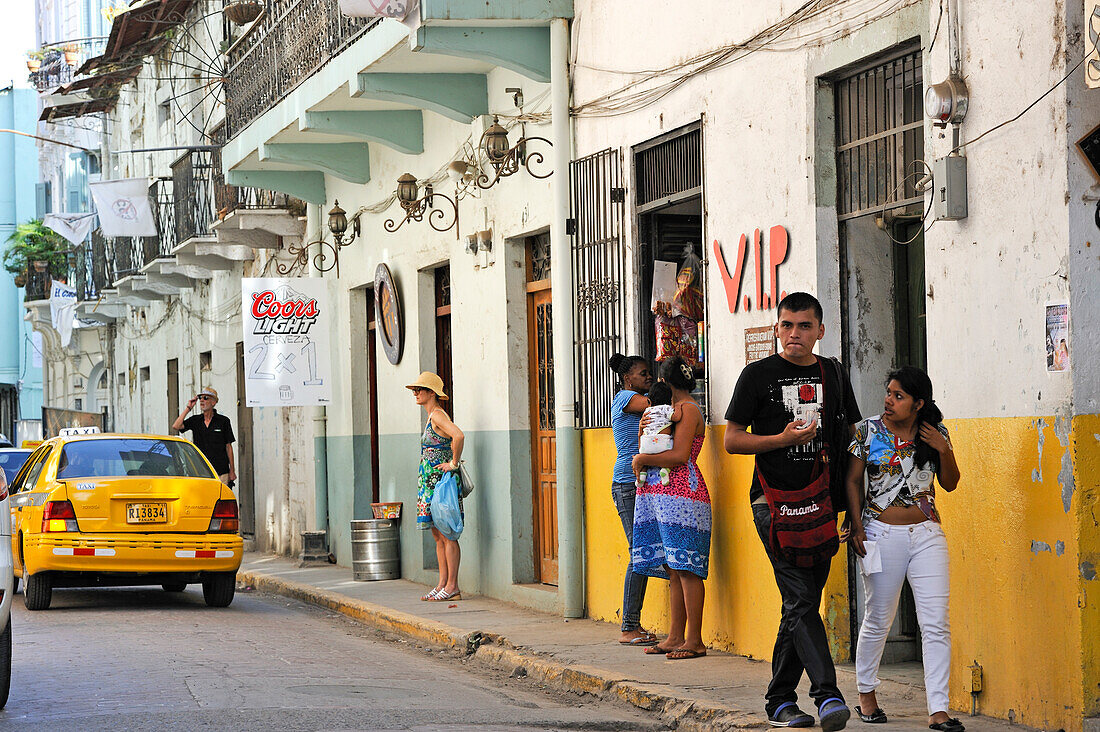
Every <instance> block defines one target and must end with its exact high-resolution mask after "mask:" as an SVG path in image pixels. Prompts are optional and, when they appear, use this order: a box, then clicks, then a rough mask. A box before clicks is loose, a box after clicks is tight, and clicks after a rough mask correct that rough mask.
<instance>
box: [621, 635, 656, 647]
mask: <svg viewBox="0 0 1100 732" xmlns="http://www.w3.org/2000/svg"><path fill="white" fill-rule="evenodd" d="M657 643H658V641H657V636H655V635H653V634H652V633H646V634H645V635H640V636H638V637H637V638H631V639H630V640H628V641H623V640H621V641H619V645H620V646H655V645H657Z"/></svg>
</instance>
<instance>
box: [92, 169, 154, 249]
mask: <svg viewBox="0 0 1100 732" xmlns="http://www.w3.org/2000/svg"><path fill="white" fill-rule="evenodd" d="M88 187H89V188H91V190H92V198H93V199H95V207H96V210H97V212H98V213H99V226H100V228H101V229H103V236H108V237H110V236H156V235H157V224H156V222H155V221H154V220H153V208H152V206H150V205H149V179H148V178H122V179H120V180H104V181H99V182H98V183H89V184H88Z"/></svg>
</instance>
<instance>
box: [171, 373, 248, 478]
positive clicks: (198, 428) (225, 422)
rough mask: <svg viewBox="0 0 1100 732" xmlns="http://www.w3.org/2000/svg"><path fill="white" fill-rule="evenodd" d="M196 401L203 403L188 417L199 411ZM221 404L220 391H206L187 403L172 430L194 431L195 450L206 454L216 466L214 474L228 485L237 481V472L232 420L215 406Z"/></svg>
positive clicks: (192, 432)
mask: <svg viewBox="0 0 1100 732" xmlns="http://www.w3.org/2000/svg"><path fill="white" fill-rule="evenodd" d="M195 402H198V403H199V409H200V410H201V411H200V412H199V413H198V414H196V415H193V416H191V417H188V416H187V415H188V414H189V413H190V412H191V410H192V409H194V408H195ZM217 403H218V392H217V390H216V389H214V388H213V387H211V386H208V387H206V388H204V389H203V390H202V391H200V392H199V393H198V395H197V396H193V397H191V398H190V399H188V400H187V407H186V408H185V409H184V410H183V411H182V412H180V416H178V417H176V421H175V422H173V423H172V429H174V430H178V431H180V432H187V431H188V430H190V431H191V441H192V442H193V443H195V447H197V448H199V450H201V451H202V454H203V455H205V456H206V459H207V460H209V461H210V464H211V465H212V466H214V472H215V473H217V474H218V477H219V478H221V481H222V483H225V484H226V485H228V484H229V483H231V482H233V481H236V480H237V471H236V469H235V468H234V464H233V442H234V437H233V425H232V424H230V422H229V417H226V416H225V415H224V414H218V410H216V409H214V406H215V405H216V404H217Z"/></svg>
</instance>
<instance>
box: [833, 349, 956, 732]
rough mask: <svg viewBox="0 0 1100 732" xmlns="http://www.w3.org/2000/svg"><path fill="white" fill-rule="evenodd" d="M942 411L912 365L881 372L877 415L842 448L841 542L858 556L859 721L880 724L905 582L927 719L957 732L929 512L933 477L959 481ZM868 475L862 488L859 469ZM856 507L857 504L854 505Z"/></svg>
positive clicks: (935, 536) (934, 525) (938, 529)
mask: <svg viewBox="0 0 1100 732" xmlns="http://www.w3.org/2000/svg"><path fill="white" fill-rule="evenodd" d="M942 420H943V413H942V412H940V409H939V407H937V406H936V404H935V402H934V401H932V382H931V381H930V380H929V378H928V375H927V374H926V373H924V371H922V370H920V369H919V368H916V367H915V366H903V367H902V368H900V369H898V370H897V371H893V372H891V373H890V375H889V376H887V379H886V399H885V403H884V404H883V410H882V414H881V415H879V416H877V417H871V418H869V419H865V420H863V421H862V422H860V423H859V424H858V425H856V434H855V437H854V438H853V439H852V443H851V445H850V446H849V448H848V451H849V452H850V453H851V454H852V458H851V459H850V461H849V468H848V481H847V488H848V501H849V505H850V506H852V507H853V510H852V511H850V512H849V515H850V516H851V533H850V534H849V542H850V543H851V544H852V548H853V549H854V550H855V552H856V554H857V555H859V556H860V557H861V560H860V564H861V570H862V571H861V574H862V575H863V583H864V588H865V589H866V594H867V605H866V611H865V614H864V616H863V626H862V627H861V628H860V631H859V642H858V645H857V646H856V687H857V689H858V691H859V706H857V707H856V708H855V709H856V713H857V714H858V715H859V718H860V719H861V720H862V721H864V722H870V723H882V722H886V721H887V717H886V713H885V712H884V711H883V710H882V708H881V707H880V706H879V704H878V699H877V697H876V696H875V689H876V688H878V685H879V679H878V667H879V664H880V663H881V661H882V651H883V648H885V646H886V636H887V634H888V633H889V632H890V626H891V625H893V622H894V615H895V614H896V613H897V609H898V598H899V597H900V596H901V588H902V584H903V583H904V582H905V579H906V578H908V579H909V586H910V587H912V589H913V597H914V599H915V600H916V606H917V622H918V623H919V625H920V632H921V644H922V648H923V658H924V686H925V691H926V694H927V696H928V726H929V728H931V729H934V730H939V732H962V731H963V729H964V727H963V725H962V723H961V722H959V720H958V719H954V718H952V717H951V716H950V715H949V714H948V713H947V682H948V678H949V676H950V667H951V629H950V625H949V623H948V618H947V600H948V582H947V538H946V536H944V533H943V527H942V526H941V525H940V515H939V513H938V512H937V511H936V489H935V486H934V485H933V479H934V478H935V479H938V480H939V483H940V486H941V487H942V488H943V489H944V490H946V491H953V490H955V488H956V487H957V486H958V484H959V466H958V463H956V462H955V455H954V453H953V452H952V449H951V439H950V437H949V435H948V433H947V428H945V427H944V426H943V424H942ZM864 473H866V474H867V478H868V480H867V490H866V492H865V491H864V488H863V475H864ZM857 506H862V507H863V510H862V511H857V510H854V509H855V507H857Z"/></svg>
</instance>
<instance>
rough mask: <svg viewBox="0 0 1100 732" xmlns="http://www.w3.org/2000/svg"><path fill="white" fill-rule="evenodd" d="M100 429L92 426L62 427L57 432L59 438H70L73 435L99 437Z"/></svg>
mask: <svg viewBox="0 0 1100 732" xmlns="http://www.w3.org/2000/svg"><path fill="white" fill-rule="evenodd" d="M99 431H100V430H99V427H96V426H95V425H92V426H91V427H62V428H61V429H59V430H58V431H57V436H58V437H69V436H71V435H98V434H99Z"/></svg>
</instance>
